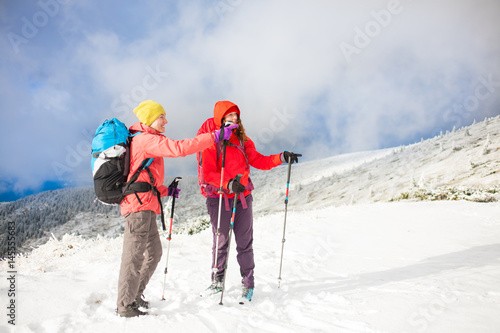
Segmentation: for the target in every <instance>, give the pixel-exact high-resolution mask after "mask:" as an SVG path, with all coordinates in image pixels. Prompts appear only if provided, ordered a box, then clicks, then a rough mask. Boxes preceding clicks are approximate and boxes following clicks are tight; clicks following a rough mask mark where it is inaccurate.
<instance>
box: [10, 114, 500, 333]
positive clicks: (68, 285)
mask: <svg viewBox="0 0 500 333" xmlns="http://www.w3.org/2000/svg"><path fill="white" fill-rule="evenodd" d="M499 127H500V118H498V117H497V118H494V119H490V120H488V121H487V122H485V123H478V124H475V125H473V126H471V127H469V128H466V129H461V130H457V131H455V132H454V133H449V134H447V135H444V136H443V137H436V138H434V139H431V140H427V141H424V142H421V143H417V144H414V145H411V146H408V147H400V148H394V149H385V150H380V151H373V152H366V153H356V154H349V155H343V156H335V157H331V158H328V159H324V160H320V161H311V162H306V163H299V164H297V165H294V166H293V168H292V181H291V190H290V203H289V205H288V217H287V229H286V242H285V246H284V260H283V271H282V278H283V280H282V282H281V288H278V280H277V278H278V271H279V264H280V254H281V245H282V235H283V220H284V215H283V210H284V203H283V200H284V192H285V187H286V184H285V182H286V167H280V168H276V169H274V170H271V171H266V172H259V171H255V172H254V173H253V174H254V176H253V179H254V183H255V185H256V191H255V192H254V197H255V201H254V203H255V213H256V214H255V222H254V230H255V231H254V232H255V241H254V251H255V256H256V290H255V294H254V299H253V300H252V302H251V303H250V304H248V305H245V306H241V305H239V304H238V303H237V297H238V294H239V291H240V280H241V279H240V277H239V270H238V265H237V262H236V258H235V248H234V246H233V248H232V249H231V255H230V261H229V269H228V274H227V284H226V286H227V293H226V294H225V296H224V305H223V306H220V305H219V304H218V303H219V299H218V298H215V299H214V298H200V297H199V296H198V292H199V291H200V290H202V289H204V288H206V287H207V285H208V284H209V282H210V281H209V276H210V251H211V239H212V238H211V231H210V230H209V229H205V230H202V231H201V232H199V233H196V234H194V235H188V232H187V228H188V227H194V226H196V225H199V224H200V223H201V222H200V221H202V219H201V218H200V216H201V217H203V214H205V211H204V206H203V200H202V198H201V196H200V195H199V194H197V191H198V189H197V186H196V181H197V179H195V178H194V177H185V178H184V179H183V181H182V183H181V186H182V192H181V197H180V198H179V201H178V203H176V212H177V219H176V224H174V230H177V231H180V230H183V232H182V233H178V234H175V235H174V236H173V238H172V241H171V243H170V245H171V250H170V257H169V273H168V275H167V276H166V281H167V284H166V292H165V297H166V301H161V300H160V299H161V295H162V290H163V279H164V274H163V267H164V264H165V260H166V258H165V255H166V251H164V258H162V261H161V262H160V266H159V267H158V269H157V271H156V272H155V274H154V275H153V277H152V279H151V282H150V284H149V286H148V288H147V289H146V292H145V296H146V298H147V299H148V300H150V301H151V304H152V306H153V308H152V309H151V310H150V311H149V312H150V314H151V315H149V316H147V317H144V318H133V319H123V318H119V317H117V316H116V315H115V314H114V309H115V307H116V305H115V302H116V290H117V279H118V268H119V265H120V256H121V242H122V237H121V236H117V237H93V238H91V239H85V238H84V237H82V236H75V235H67V234H66V235H64V236H59V235H56V237H55V238H53V239H51V240H50V241H49V242H48V243H47V244H45V245H42V246H40V247H39V248H37V249H35V250H34V251H33V252H32V253H30V254H28V255H26V256H22V257H18V258H17V260H16V262H15V264H14V268H12V267H9V266H8V263H7V262H1V263H0V267H1V269H2V271H3V272H7V271H11V270H13V269H14V270H15V272H16V273H12V274H13V275H14V276H15V280H16V284H15V295H14V296H13V297H11V296H8V294H9V289H10V288H12V287H11V285H10V281H9V280H7V279H6V278H2V279H0V293H1V295H2V298H1V299H2V302H3V304H4V309H6V307H7V302H9V301H11V300H14V301H15V304H16V308H15V315H16V317H15V318H16V326H15V330H14V327H13V326H12V325H9V324H8V322H7V320H9V317H7V316H5V315H4V319H3V320H2V321H0V331H1V332H4V331H5V332H37V333H38V332H40V333H43V332H136V331H150V332H157V331H158V332H159V331H166V330H168V331H170V332H398V333H399V332H497V331H498V328H499V327H500V317H499V316H498V313H499V312H500V243H499V241H498V240H499V239H500V204H499V203H498V202H496V201H494V199H496V196H497V193H496V190H495V189H496V188H497V187H498V186H499V177H500V176H499V172H498V167H499V165H498V161H499V157H500V156H499V154H500V150H499V147H500V143H499V138H498V135H497V133H498V132H499V131H498V130H499V129H500V128H499ZM471 162H472V163H471ZM167 182H168V180H167ZM450 186H455V187H457V188H462V189H467V190H463V191H462V198H466V199H469V200H471V201H465V200H462V201H432V202H431V201H418V200H401V199H405V198H412V195H411V194H412V193H420V194H421V193H435V192H438V191H441V192H440V193H442V194H449V193H451V192H453V191H452V190H451V189H449V188H448V187H450ZM473 189H475V190H478V191H482V194H484V196H481V195H479V194H477V193H476V194H473ZM488 189H492V190H489V191H487V190H488ZM402 194H403V195H402ZM485 196H489V197H490V200H485ZM415 197H420V198H430V197H431V196H430V195H429V196H425V195H421V196H415ZM437 197H438V198H441V199H443V198H449V197H450V196H445V195H440V196H437ZM391 199H396V200H393V201H392V202H389V201H390V200H391ZM476 201H480V202H476ZM165 205H166V206H167V207H168V206H169V202H166V203H165ZM186 212H189V213H186ZM89 218H90V217H88V216H85V215H80V216H79V217H78V219H79V221H76V220H75V221H73V222H71V223H74V225H73V227H75V228H77V227H78V228H79V230H82V231H83V230H84V229H85V228H88V230H89V231H88V232H89V233H92V223H91V221H89V220H88V219H89ZM196 218H198V220H197V221H195V219H196ZM119 221H120V219H119V218H118V219H117V220H116V221H113V223H110V225H113V224H115V226H114V227H110V228H111V229H113V230H115V229H116V230H117V231H118V229H119V228H120V224H119ZM67 227H68V228H67V229H66V230H61V231H60V232H61V233H62V232H67V231H68V230H71V228H69V225H68V226H67ZM111 229H110V230H111ZM100 230H102V229H100ZM94 232H95V231H94ZM112 234H114V233H110V234H108V235H112ZM162 241H163V243H164V247H165V248H166V245H167V241H166V239H165V237H164V235H163V236H162ZM233 245H234V242H233ZM5 311H6V314H7V311H8V310H7V309H6V310H5Z"/></svg>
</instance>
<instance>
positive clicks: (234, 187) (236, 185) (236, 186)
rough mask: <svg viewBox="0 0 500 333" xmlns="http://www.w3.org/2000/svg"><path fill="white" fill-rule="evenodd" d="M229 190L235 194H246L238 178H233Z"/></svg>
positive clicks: (228, 184) (228, 186)
mask: <svg viewBox="0 0 500 333" xmlns="http://www.w3.org/2000/svg"><path fill="white" fill-rule="evenodd" d="M227 189H228V190H230V191H232V192H234V193H242V192H245V186H243V184H241V183H240V182H239V181H238V180H237V179H236V178H233V179H231V180H230V181H229V183H227Z"/></svg>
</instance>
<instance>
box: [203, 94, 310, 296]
mask: <svg viewBox="0 0 500 333" xmlns="http://www.w3.org/2000/svg"><path fill="white" fill-rule="evenodd" d="M228 121H229V122H231V123H234V124H238V125H239V126H238V128H237V129H236V130H234V133H233V134H232V135H231V137H230V138H229V140H227V141H228V143H227V145H226V157H225V167H224V179H223V180H222V182H223V184H222V185H223V188H224V189H225V193H224V203H223V204H222V209H221V212H220V215H221V217H220V230H219V236H218V237H219V239H218V245H219V247H218V249H217V269H216V272H212V285H211V286H210V287H208V288H207V290H206V291H205V292H204V293H202V294H215V293H218V292H220V291H221V290H222V279H223V276H224V263H225V262H226V257H227V246H228V235H229V225H230V220H231V215H232V212H231V211H230V209H229V208H230V207H233V204H234V200H235V193H240V195H239V196H238V199H240V200H238V202H237V206H236V215H235V221H234V226H233V231H234V236H235V240H236V251H237V252H238V254H237V260H238V264H239V266H240V273H241V277H242V279H243V280H242V297H241V299H240V303H244V302H246V301H251V300H252V295H253V289H254V268H255V263H254V255H253V247H252V243H253V215H252V214H253V213H252V201H253V198H252V194H251V192H252V190H253V185H252V182H251V180H250V178H249V175H250V166H253V167H254V168H257V169H261V170H269V169H272V168H274V167H277V166H278V165H281V164H282V163H284V162H285V161H288V159H289V158H291V159H292V163H293V162H298V157H299V156H302V155H300V154H293V153H290V152H287V151H285V152H283V153H280V154H275V155H270V156H264V155H262V154H260V153H259V152H258V151H257V150H256V149H255V144H254V143H253V141H252V140H251V139H250V138H249V137H248V136H247V135H246V133H245V128H244V127H243V125H242V123H241V118H240V110H239V108H238V106H237V105H236V104H234V103H232V102H229V101H220V102H217V103H216V104H215V108H214V122H215V127H216V129H220V128H221V126H222V124H225V123H226V122H228ZM221 144H222V142H219V144H213V145H211V147H209V148H207V149H205V150H204V151H203V153H202V169H203V178H204V180H205V182H206V183H207V185H208V186H206V187H205V188H204V191H202V193H205V195H206V197H207V210H208V214H209V215H210V221H211V224H212V231H213V247H212V267H215V257H216V255H215V254H216V252H215V251H216V244H217V233H218V232H217V224H218V215H219V193H217V192H216V191H210V189H218V188H220V185H221V184H220V182H221V169H222V168H221V167H222V163H221V162H222V155H223V154H222V150H223V149H222V148H221ZM237 175H241V179H240V180H239V181H238V180H236V176H237ZM214 270H215V269H214Z"/></svg>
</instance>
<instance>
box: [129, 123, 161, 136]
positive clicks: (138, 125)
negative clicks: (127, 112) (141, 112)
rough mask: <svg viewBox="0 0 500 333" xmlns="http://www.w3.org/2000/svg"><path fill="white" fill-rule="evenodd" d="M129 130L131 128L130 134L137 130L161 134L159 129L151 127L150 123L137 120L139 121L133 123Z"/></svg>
mask: <svg viewBox="0 0 500 333" xmlns="http://www.w3.org/2000/svg"><path fill="white" fill-rule="evenodd" d="M128 130H129V132H130V134H134V133H137V132H146V133H151V134H161V133H160V132H158V131H157V130H155V129H153V128H151V127H149V126H148V125H144V124H143V123H141V122H137V123H135V124H133V125H132V126H130V128H129V129H128Z"/></svg>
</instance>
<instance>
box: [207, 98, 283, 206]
mask: <svg viewBox="0 0 500 333" xmlns="http://www.w3.org/2000/svg"><path fill="white" fill-rule="evenodd" d="M230 112H238V113H239V109H238V107H237V106H236V104H234V103H231V102H229V101H222V102H217V104H215V108H214V121H215V126H216V129H219V128H220V126H221V122H222V119H223V118H224V116H225V115H226V114H228V113H230ZM229 142H230V143H231V144H232V145H228V146H227V147H226V160H225V167H224V179H223V186H224V189H227V185H228V183H229V181H230V180H231V179H233V178H235V177H236V176H237V175H238V174H241V175H242V178H241V180H240V183H241V184H242V185H244V186H247V185H248V180H249V175H250V166H252V167H254V168H256V169H260V170H269V169H272V168H274V167H277V166H278V165H281V164H282V162H281V154H275V155H270V156H265V155H262V154H261V153H259V152H258V151H257V150H256V149H255V144H254V143H253V141H252V140H251V139H250V138H248V137H247V141H246V142H243V146H244V152H245V154H243V152H242V151H241V150H240V149H239V148H237V147H236V146H238V145H240V142H239V140H238V138H237V137H236V135H234V134H233V135H231V138H230V139H229ZM217 155H219V156H217ZM245 155H246V157H245ZM202 166H203V177H204V179H205V181H206V182H207V183H208V184H212V185H214V186H215V188H217V189H218V188H220V181H221V169H222V152H221V150H219V154H218V153H217V144H213V145H211V146H210V147H209V148H207V149H205V150H204V151H203V153H202ZM250 193H251V189H247V190H245V192H244V195H245V196H247V195H248V194H250ZM213 196H217V193H215V194H213ZM228 197H229V198H232V197H234V193H230V194H228Z"/></svg>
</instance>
